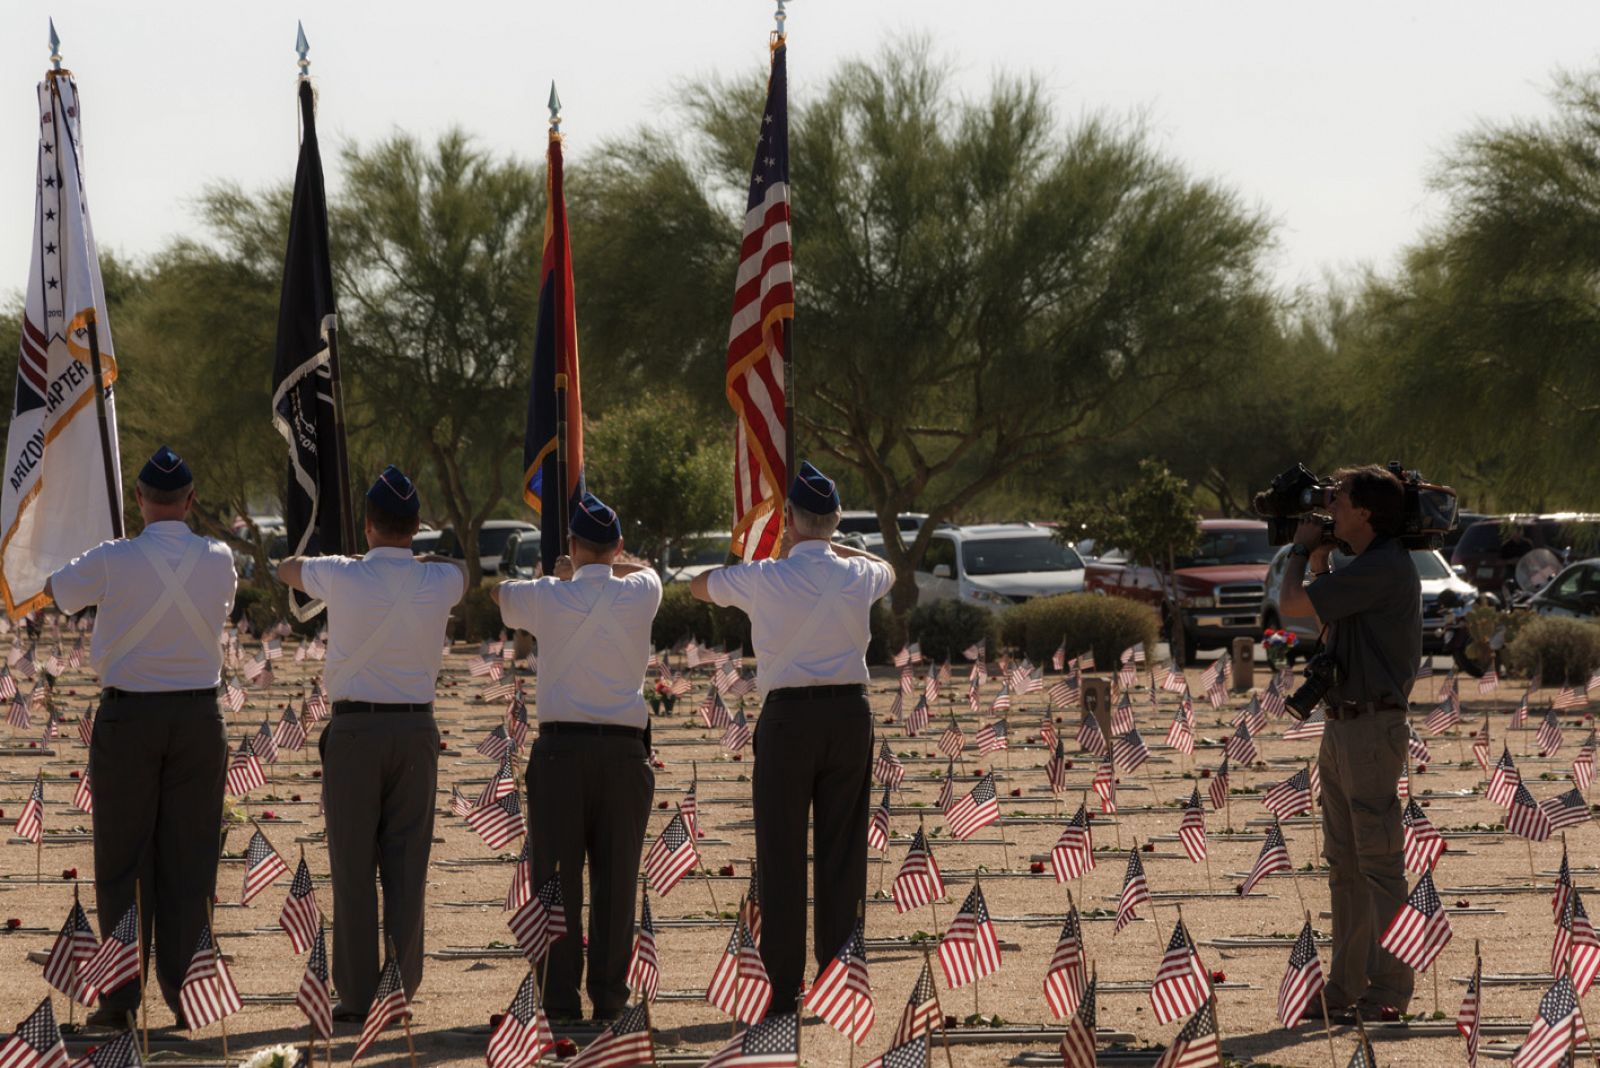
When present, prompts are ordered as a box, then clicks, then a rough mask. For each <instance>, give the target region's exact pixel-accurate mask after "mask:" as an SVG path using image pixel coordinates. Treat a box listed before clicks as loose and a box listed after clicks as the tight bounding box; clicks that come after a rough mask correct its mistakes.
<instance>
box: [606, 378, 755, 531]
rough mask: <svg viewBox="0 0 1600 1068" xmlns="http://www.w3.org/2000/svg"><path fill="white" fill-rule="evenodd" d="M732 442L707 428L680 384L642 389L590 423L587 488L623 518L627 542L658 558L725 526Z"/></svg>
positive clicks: (731, 461)
mask: <svg viewBox="0 0 1600 1068" xmlns="http://www.w3.org/2000/svg"><path fill="white" fill-rule="evenodd" d="M732 469H733V447H732V442H731V441H730V440H729V438H728V436H727V435H725V434H707V433H706V432H705V426H704V420H703V417H702V416H701V415H700V412H699V410H698V409H697V408H696V407H695V405H694V404H692V403H691V402H690V400H689V398H688V396H687V395H686V394H684V393H683V392H682V391H681V390H677V389H661V390H656V391H654V392H650V393H643V394H639V395H637V396H635V397H633V398H631V399H630V400H629V401H628V403H626V404H623V405H620V406H618V407H616V408H613V409H611V410H610V411H609V412H607V413H606V414H605V415H603V416H601V417H600V418H599V419H596V420H594V421H593V422H591V423H590V424H589V426H588V429H587V433H586V439H585V470H586V474H587V478H588V483H589V488H590V489H591V490H593V491H594V492H595V493H597V494H599V496H600V497H602V498H603V499H604V500H605V502H606V503H607V504H609V505H611V506H612V507H613V508H615V509H616V510H617V512H618V514H619V515H620V516H621V517H622V536H623V540H624V542H625V543H626V544H627V546H628V549H629V550H630V551H631V552H633V553H635V554H637V555H639V556H642V557H644V558H645V559H647V560H652V561H659V560H660V559H661V554H662V550H663V549H664V548H665V547H666V545H668V544H669V543H675V542H678V541H680V540H681V539H683V538H686V537H689V536H691V535H694V534H700V533H704V532H707V531H714V530H717V529H718V528H719V527H721V528H724V529H725V528H726V527H727V525H728V522H729V516H728V472H729V471H731V470H732Z"/></svg>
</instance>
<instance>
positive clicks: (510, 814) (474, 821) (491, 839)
mask: <svg viewBox="0 0 1600 1068" xmlns="http://www.w3.org/2000/svg"><path fill="white" fill-rule="evenodd" d="M467 823H468V825H470V826H471V827H472V829H473V830H474V831H476V832H478V837H479V838H482V839H483V844H484V845H486V846H488V847H489V848H490V849H492V850H494V851H496V852H498V851H499V850H501V849H504V848H505V847H506V846H507V845H509V844H510V843H511V842H512V841H514V840H515V839H516V838H517V837H518V836H520V835H523V834H525V833H527V829H528V828H527V824H526V823H525V822H524V821H523V819H522V803H521V802H520V801H519V800H517V792H516V791H515V790H513V791H511V792H510V793H508V794H506V795H505V796H504V797H502V798H501V799H500V800H498V801H496V802H494V803H493V804H492V805H484V806H483V807H481V808H475V809H473V810H472V811H471V812H469V813H467Z"/></svg>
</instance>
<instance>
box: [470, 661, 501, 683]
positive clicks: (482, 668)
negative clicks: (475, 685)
mask: <svg viewBox="0 0 1600 1068" xmlns="http://www.w3.org/2000/svg"><path fill="white" fill-rule="evenodd" d="M500 672H501V668H500V662H499V661H498V660H490V659H489V658H488V657H485V656H475V657H473V658H472V659H471V660H468V661H467V674H468V675H470V676H472V677H473V678H475V679H482V678H490V679H497V678H499V677H500Z"/></svg>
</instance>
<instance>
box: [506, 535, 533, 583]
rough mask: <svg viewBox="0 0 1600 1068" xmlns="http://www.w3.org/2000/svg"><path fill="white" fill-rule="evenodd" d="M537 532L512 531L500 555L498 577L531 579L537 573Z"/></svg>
mask: <svg viewBox="0 0 1600 1068" xmlns="http://www.w3.org/2000/svg"><path fill="white" fill-rule="evenodd" d="M539 547H540V545H539V532H538V531H537V530H513V531H512V532H511V537H509V538H507V539H506V547H505V551H504V552H502V553H501V554H500V577H501V578H508V579H531V578H533V577H534V576H535V575H537V574H538V573H539Z"/></svg>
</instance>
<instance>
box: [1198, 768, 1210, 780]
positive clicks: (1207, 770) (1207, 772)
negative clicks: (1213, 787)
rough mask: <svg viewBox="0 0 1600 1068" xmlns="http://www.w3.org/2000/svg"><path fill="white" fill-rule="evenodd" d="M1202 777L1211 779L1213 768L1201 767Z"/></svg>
mask: <svg viewBox="0 0 1600 1068" xmlns="http://www.w3.org/2000/svg"><path fill="white" fill-rule="evenodd" d="M1200 777H1201V778H1202V779H1209V778H1211V769H1210V768H1201V769H1200Z"/></svg>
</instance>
